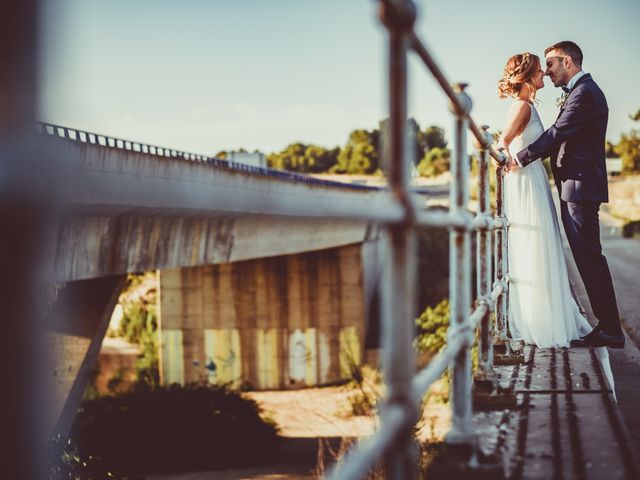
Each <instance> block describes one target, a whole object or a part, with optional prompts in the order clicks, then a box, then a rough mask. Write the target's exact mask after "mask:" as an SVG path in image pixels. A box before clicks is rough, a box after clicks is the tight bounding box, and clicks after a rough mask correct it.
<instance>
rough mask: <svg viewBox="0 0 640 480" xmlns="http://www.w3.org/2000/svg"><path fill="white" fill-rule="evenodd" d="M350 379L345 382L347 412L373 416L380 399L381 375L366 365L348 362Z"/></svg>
mask: <svg viewBox="0 0 640 480" xmlns="http://www.w3.org/2000/svg"><path fill="white" fill-rule="evenodd" d="M350 368H351V380H350V381H349V383H347V385H346V388H347V392H348V395H347V401H348V402H349V412H348V413H349V414H350V415H355V416H370V417H374V416H375V415H376V414H377V411H378V407H379V404H380V402H381V401H382V397H381V395H380V391H381V388H382V376H381V374H380V372H379V371H378V370H374V369H372V368H371V367H368V366H366V365H357V364H355V363H353V364H350Z"/></svg>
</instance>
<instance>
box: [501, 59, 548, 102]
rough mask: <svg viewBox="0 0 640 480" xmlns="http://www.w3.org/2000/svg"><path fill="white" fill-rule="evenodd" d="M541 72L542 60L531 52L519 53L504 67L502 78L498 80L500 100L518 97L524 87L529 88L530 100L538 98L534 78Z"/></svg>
mask: <svg viewBox="0 0 640 480" xmlns="http://www.w3.org/2000/svg"><path fill="white" fill-rule="evenodd" d="M539 71H540V58H538V56H537V55H533V54H532V53H529V52H524V53H518V54H517V55H514V56H513V57H511V58H510V59H509V60H508V61H507V64H506V65H505V66H504V72H503V73H502V78H501V79H500V80H498V96H499V97H500V98H508V97H517V96H518V93H520V90H521V89H522V86H523V85H527V86H528V87H529V92H530V93H529V100H530V101H533V100H534V99H535V98H536V90H537V89H536V87H535V85H534V84H533V81H532V80H533V77H534V76H535V74H536V73H538V72H539Z"/></svg>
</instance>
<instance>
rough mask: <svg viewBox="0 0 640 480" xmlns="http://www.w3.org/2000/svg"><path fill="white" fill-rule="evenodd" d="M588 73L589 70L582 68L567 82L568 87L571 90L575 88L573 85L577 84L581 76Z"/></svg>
mask: <svg viewBox="0 0 640 480" xmlns="http://www.w3.org/2000/svg"><path fill="white" fill-rule="evenodd" d="M586 74H587V72H585V71H584V70H580V71H579V72H578V73H576V74H575V75H574V76H573V77H571V80H569V81H568V82H567V88H568V89H569V90H571V89H572V88H573V86H574V85H575V84H576V82H577V81H578V80H579V79H580V77H582V76H583V75H586Z"/></svg>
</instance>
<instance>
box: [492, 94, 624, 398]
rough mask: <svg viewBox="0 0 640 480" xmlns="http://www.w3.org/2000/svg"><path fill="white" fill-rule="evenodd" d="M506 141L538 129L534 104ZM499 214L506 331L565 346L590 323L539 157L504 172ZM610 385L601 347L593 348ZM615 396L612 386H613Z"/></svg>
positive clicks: (523, 142) (516, 145)
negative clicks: (504, 228)
mask: <svg viewBox="0 0 640 480" xmlns="http://www.w3.org/2000/svg"><path fill="white" fill-rule="evenodd" d="M529 106H530V107H531V117H530V119H529V122H528V124H527V125H526V127H525V128H524V130H523V131H522V133H521V134H520V135H518V136H517V137H516V138H514V139H513V141H512V142H511V144H510V145H509V152H510V153H511V155H515V154H516V153H517V152H519V151H520V150H522V149H523V148H525V147H526V146H528V145H529V144H531V143H533V142H534V141H536V140H537V139H538V137H539V136H540V135H541V134H542V133H543V132H544V128H543V126H542V122H541V121H540V117H539V116H538V111H537V110H536V108H535V107H534V106H533V105H531V104H529ZM504 193H505V213H506V216H507V219H508V220H509V236H508V238H509V255H508V257H509V276H510V283H509V317H508V318H509V331H510V333H511V338H512V339H513V340H523V341H524V343H526V344H531V345H536V346H538V347H541V348H546V347H568V346H569V344H570V342H571V340H576V339H578V338H580V336H583V335H586V334H587V333H589V332H590V331H591V330H592V329H593V327H592V326H591V325H590V324H589V322H588V321H587V319H586V318H585V317H584V316H583V315H582V314H581V313H580V309H579V307H578V305H577V304H576V302H575V300H574V298H573V295H572V293H571V289H570V286H569V275H568V272H567V265H566V263H565V256H564V248H563V245H562V238H561V234H560V226H559V223H558V216H557V213H556V207H555V204H554V202H553V199H552V197H551V188H550V186H549V179H548V177H547V173H546V171H545V168H544V166H543V165H542V161H541V160H540V159H538V160H535V161H534V162H532V163H531V164H529V165H527V166H526V167H524V168H519V169H517V170H515V171H513V172H509V173H507V174H506V175H505V181H504ZM596 351H597V353H598V357H599V358H600V361H601V363H602V366H603V369H604V372H605V376H606V377H607V380H609V384H610V386H611V388H612V390H613V375H612V373H611V367H610V365H609V358H608V351H607V349H606V348H597V349H596ZM614 396H615V390H614Z"/></svg>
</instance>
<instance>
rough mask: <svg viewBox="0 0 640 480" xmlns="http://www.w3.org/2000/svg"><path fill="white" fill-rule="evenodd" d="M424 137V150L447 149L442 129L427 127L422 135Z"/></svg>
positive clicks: (433, 126)
mask: <svg viewBox="0 0 640 480" xmlns="http://www.w3.org/2000/svg"><path fill="white" fill-rule="evenodd" d="M422 135H423V137H424V150H425V151H429V150H431V149H433V148H440V149H445V148H447V140H446V139H445V136H444V129H443V128H441V127H437V126H435V125H432V126H430V127H428V128H427V129H426V130H425V131H424V133H423V134H422Z"/></svg>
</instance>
